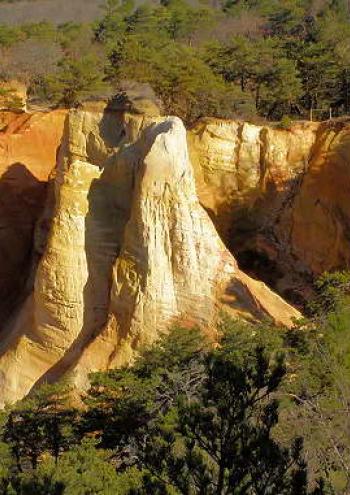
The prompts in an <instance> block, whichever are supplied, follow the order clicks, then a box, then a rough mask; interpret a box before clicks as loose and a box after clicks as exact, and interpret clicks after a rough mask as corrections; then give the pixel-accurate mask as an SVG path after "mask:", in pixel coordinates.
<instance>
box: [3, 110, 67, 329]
mask: <svg viewBox="0 0 350 495" xmlns="http://www.w3.org/2000/svg"><path fill="white" fill-rule="evenodd" d="M65 117H66V112H64V111H54V112H50V113H49V114H35V115H30V114H25V113H21V114H16V113H11V112H2V113H0V322H1V323H0V334H1V327H2V325H3V323H4V321H5V319H6V317H7V316H8V315H9V313H10V311H11V310H12V309H13V307H14V305H15V304H16V302H18V300H20V299H21V298H23V292H24V287H25V284H26V282H27V279H28V276H29V272H30V267H31V259H32V256H33V251H34V240H33V239H34V229H35V226H36V224H37V221H38V218H39V217H40V215H41V214H42V211H43V208H44V205H45V201H46V194H47V185H48V180H49V177H50V174H51V172H52V170H53V169H54V167H55V164H56V153H57V150H58V148H59V146H60V143H61V139H62V134H63V125H64V120H65ZM43 227H44V228H45V226H44V225H43Z"/></svg>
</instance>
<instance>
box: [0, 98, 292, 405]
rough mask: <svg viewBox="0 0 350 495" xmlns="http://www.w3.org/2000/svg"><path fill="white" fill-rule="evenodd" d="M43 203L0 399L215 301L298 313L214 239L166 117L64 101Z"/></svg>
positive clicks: (75, 376)
mask: <svg viewBox="0 0 350 495" xmlns="http://www.w3.org/2000/svg"><path fill="white" fill-rule="evenodd" d="M49 203H50V204H49V207H48V208H47V210H46V213H45V215H46V216H49V213H48V212H51V213H50V214H51V216H52V218H51V226H50V232H49V235H48V240H47V243H46V245H45V246H44V249H43V255H42V258H41V261H40V263H39V267H38V269H37V271H36V275H35V285H34V289H33V291H32V293H31V294H29V295H28V296H27V299H26V301H25V302H24V304H23V305H22V307H21V309H20V311H18V312H17V313H16V314H14V315H13V317H12V319H11V321H9V322H8V323H7V325H6V327H5V328H4V330H3V335H2V341H1V346H0V390H1V394H0V403H1V405H3V404H4V403H5V402H6V401H10V402H11V401H14V400H16V399H18V398H20V397H23V396H24V395H25V394H26V393H28V392H29V391H30V389H31V388H32V387H33V386H34V385H35V384H36V383H38V382H40V381H43V380H54V379H58V378H60V377H62V376H63V375H67V374H68V375H70V377H71V379H72V380H73V382H74V383H75V384H76V385H77V386H78V387H82V386H84V385H86V380H87V373H88V372H90V371H93V370H98V369H106V368H108V367H110V366H116V365H121V364H123V363H125V362H129V361H130V359H131V358H132V355H133V353H134V351H135V350H136V349H137V348H139V347H140V346H141V345H143V344H148V343H150V342H152V341H154V339H155V338H157V336H158V335H159V333H160V332H163V331H166V330H167V329H168V328H169V326H170V325H171V324H173V323H175V322H181V323H184V324H187V325H188V324H198V323H199V324H201V325H202V326H203V327H205V328H207V329H214V328H215V322H216V319H217V318H218V315H219V312H220V311H221V309H225V310H226V311H228V312H229V313H230V314H232V315H234V316H237V317H244V318H249V319H257V318H260V319H261V318H265V317H268V318H272V319H273V320H274V321H276V322H277V323H282V324H285V325H290V324H292V320H293V318H295V317H298V312H297V311H296V310H294V309H293V308H292V307H291V306H289V305H288V304H287V303H285V302H284V301H283V300H282V299H281V298H280V297H279V296H278V295H276V294H274V293H273V292H272V291H271V290H270V289H268V288H267V287H266V286H265V285H264V284H263V283H261V282H258V281H256V280H253V279H251V278H249V277H248V276H247V275H245V274H244V273H242V272H241V271H240V270H239V268H238V266H237V263H236V261H235V259H234V258H233V256H232V255H231V254H230V253H229V251H228V250H227V248H226V247H225V246H224V244H223V242H222V241H221V239H220V237H219V235H218V234H217V232H216V229H215V227H214V226H213V224H212V222H211V220H210V218H209V216H208V215H207V213H206V212H205V210H204V209H203V208H202V207H201V206H200V204H199V201H198V198H197V193H196V187H195V182H194V177H193V171H192V166H191V163H190V160H189V157H188V151H187V144H186V130H185V128H184V126H183V124H182V122H181V121H180V120H179V119H177V118H160V117H149V118H146V117H144V116H131V115H124V114H123V115H122V114H120V113H119V112H116V111H113V109H111V110H108V109H107V110H105V109H103V108H102V107H98V106H96V107H94V108H89V109H85V110H73V111H71V113H70V116H69V119H68V121H67V122H66V126H65V132H64V140H63V143H62V146H61V150H60V156H59V160H58V168H57V172H56V174H55V201H54V202H49ZM52 207H53V208H52Z"/></svg>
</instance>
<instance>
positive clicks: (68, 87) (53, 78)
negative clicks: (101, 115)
mask: <svg viewBox="0 0 350 495" xmlns="http://www.w3.org/2000/svg"><path fill="white" fill-rule="evenodd" d="M104 89H106V84H105V83H104V80H103V72H102V67H101V66H100V62H99V60H98V58H97V57H96V56H94V55H93V54H91V55H86V56H84V57H82V58H80V59H78V60H77V59H72V58H64V59H62V60H61V61H60V62H59V64H58V70H57V72H56V73H54V74H51V75H49V76H48V77H47V78H46V81H45V90H46V93H47V96H48V98H49V99H50V100H51V101H53V102H56V103H57V104H62V105H64V106H67V107H70V106H74V105H76V104H77V103H79V102H81V101H82V100H83V99H84V98H86V97H88V96H92V95H98V94H99V93H100V92H101V91H103V90H104Z"/></svg>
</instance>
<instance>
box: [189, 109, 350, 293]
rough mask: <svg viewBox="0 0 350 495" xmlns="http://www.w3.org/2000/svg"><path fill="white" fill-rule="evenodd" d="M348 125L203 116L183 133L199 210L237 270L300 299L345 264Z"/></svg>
mask: <svg viewBox="0 0 350 495" xmlns="http://www.w3.org/2000/svg"><path fill="white" fill-rule="evenodd" d="M349 133H350V123H349V122H347V121H330V122H325V123H313V122H295V123H294V124H292V126H291V127H290V129H288V130H284V129H279V128H276V127H275V128H273V127H266V126H265V127H264V126H255V125H252V124H247V123H239V122H233V121H225V120H218V119H203V120H201V121H199V122H198V123H197V124H196V125H195V126H194V127H193V128H192V129H191V130H190V131H189V133H188V140H189V144H190V150H191V160H192V163H193V165H194V168H195V174H196V182H197V190H198V194H199V198H200V201H201V203H202V205H203V206H204V207H205V208H206V209H207V211H208V212H209V213H210V215H211V217H212V219H213V221H214V223H215V225H216V226H217V228H218V230H219V232H220V234H221V236H222V237H223V239H224V240H225V242H226V244H227V245H228V246H229V248H230V249H231V250H232V251H233V252H234V253H235V254H236V255H237V257H238V260H239V262H240V265H241V266H242V268H244V269H246V270H248V271H249V272H250V273H253V274H254V275H255V276H258V277H259V278H262V279H263V280H265V281H266V282H267V283H269V285H271V286H272V287H274V288H275V289H276V290H278V292H279V293H281V294H283V295H284V296H285V297H287V298H290V299H291V300H293V301H294V302H299V301H300V302H302V301H303V299H305V298H306V297H307V295H308V281H311V279H312V277H314V276H317V275H318V274H320V273H322V272H323V271H325V270H334V269H344V268H346V267H348V265H349V259H350V245H349V238H350V206H349V201H348V194H349V190H350V189H349V185H350V183H349V181H350V141H349Z"/></svg>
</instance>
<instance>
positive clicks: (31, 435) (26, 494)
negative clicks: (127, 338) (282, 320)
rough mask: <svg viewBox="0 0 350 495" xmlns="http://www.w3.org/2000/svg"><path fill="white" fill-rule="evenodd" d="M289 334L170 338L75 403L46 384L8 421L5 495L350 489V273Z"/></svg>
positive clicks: (249, 327)
mask: <svg viewBox="0 0 350 495" xmlns="http://www.w3.org/2000/svg"><path fill="white" fill-rule="evenodd" d="M316 289H317V292H318V295H317V297H316V299H315V300H314V301H313V302H312V304H311V305H310V307H309V308H308V312H309V317H308V318H307V319H305V320H303V321H301V322H299V323H298V325H297V327H296V328H294V329H293V330H286V329H283V328H277V327H274V326H273V325H271V324H270V323H269V322H265V323H260V324H253V323H251V324H248V323H242V322H237V321H233V320H230V319H228V318H226V317H223V320H222V323H221V325H220V328H219V333H220V340H219V345H214V344H213V342H212V341H211V340H210V339H209V338H205V337H204V336H203V335H202V334H201V333H200V332H199V331H198V330H196V329H192V330H189V329H181V328H178V329H174V330H172V331H171V332H170V335H168V336H164V337H163V338H161V339H160V341H159V342H158V343H156V344H155V345H153V346H152V347H151V348H148V349H145V350H144V351H143V352H142V353H141V355H140V356H139V358H138V359H137V360H136V362H135V364H134V365H133V367H131V368H124V369H121V370H114V371H109V372H104V373H97V374H94V375H93V376H92V377H91V388H90V390H89V391H88V392H87V393H85V394H84V395H83V396H82V397H81V398H80V399H79V400H78V398H77V397H76V395H75V394H74V393H72V390H71V389H70V387H69V386H68V385H67V384H65V383H61V384H55V385H44V386H42V387H41V388H38V389H37V390H35V391H34V392H32V393H31V394H30V396H29V397H27V398H26V399H24V400H22V401H20V402H18V403H17V404H15V405H14V406H11V407H9V408H8V409H7V410H6V411H4V412H3V413H2V416H1V421H0V433H1V439H0V494H3V495H9V494H11V495H41V494H42V495H60V494H67V495H68V494H69V495H78V494H79V495H89V494H94V495H95V494H101V495H102V494H103V495H107V494H120V495H127V494H128V495H146V494H150V493H152V494H159V495H177V494H178V495H180V494H183V495H192V494H198V495H199V494H204V495H214V494H218V495H223V494H233V495H260V494H261V495H273V494H275V495H282V494H286V495H287V494H288V495H303V494H304V495H307V494H313V495H322V494H324V495H326V494H328V495H330V494H339V495H340V494H344V495H345V494H346V493H348V491H349V486H350V441H349V427H350V425H349V403H350V395H349V390H350V387H349V385H350V360H349V355H350V352H349V351H350V349H349V345H350V344H349V342H350V339H349V331H350V330H349V329H350V325H349V323H350V305H349V294H350V292H349V289H350V276H349V274H347V273H338V274H333V275H327V276H324V277H322V278H321V279H320V281H319V282H318V284H317V287H316Z"/></svg>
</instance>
